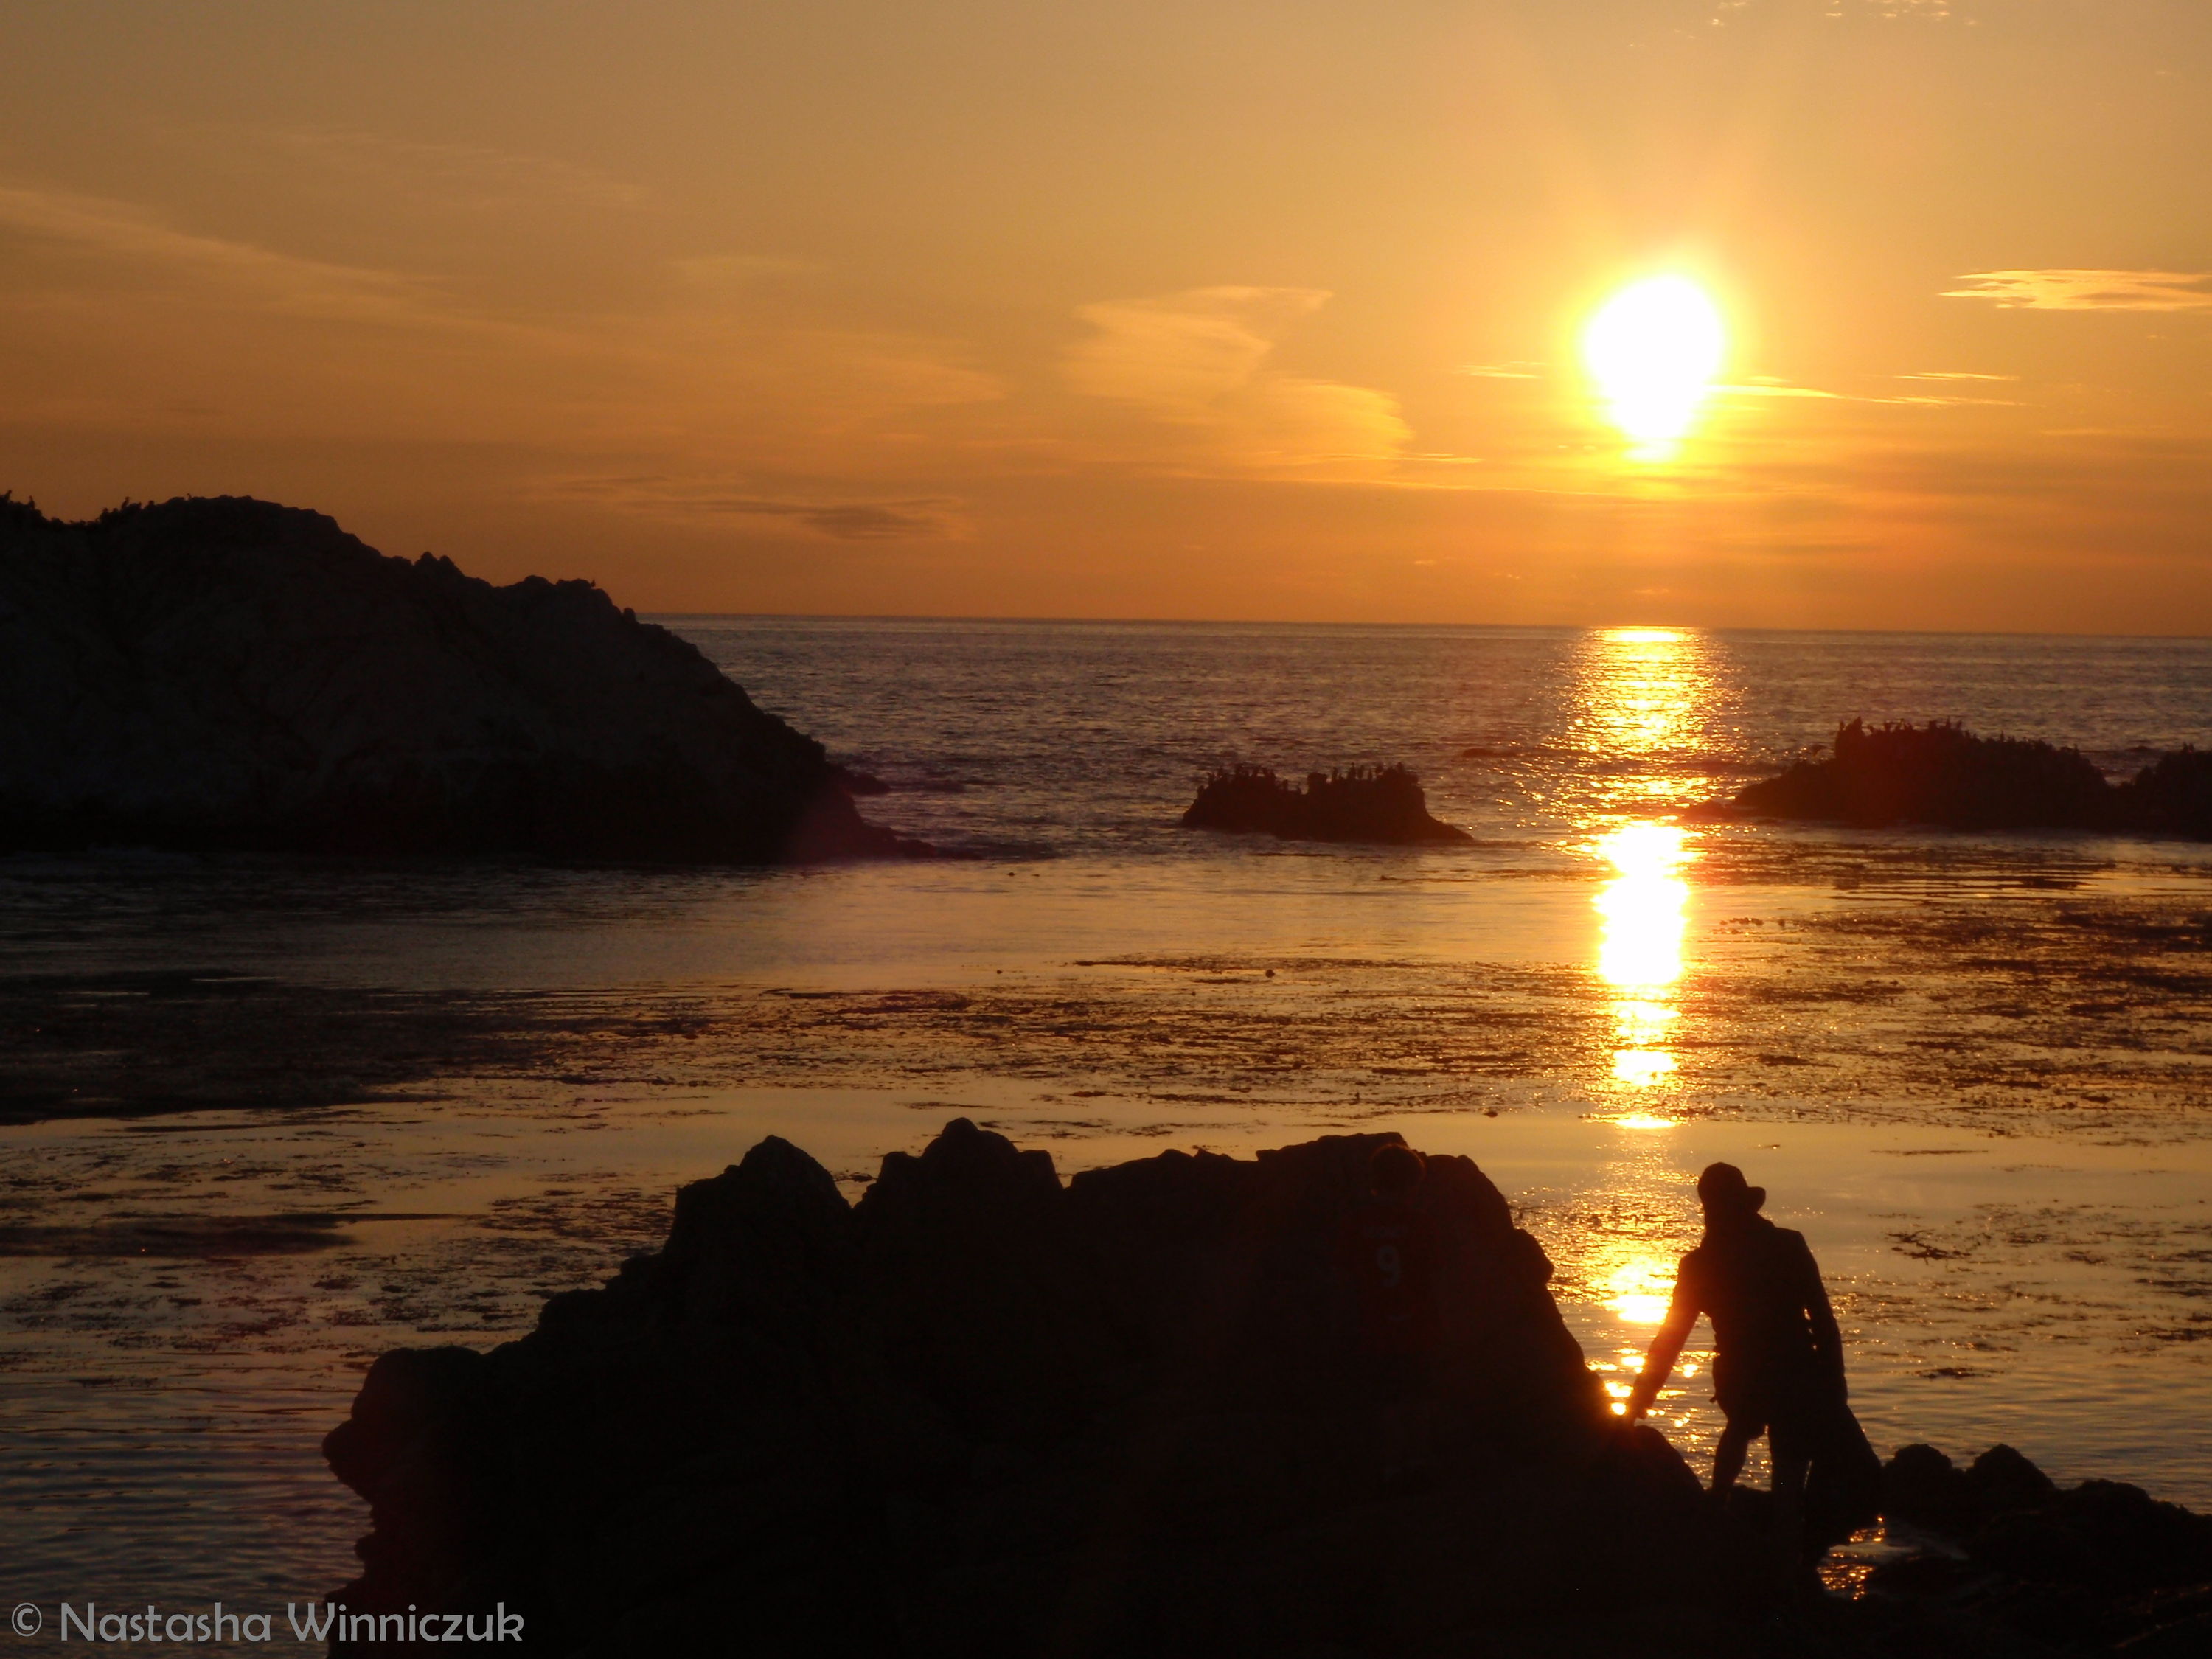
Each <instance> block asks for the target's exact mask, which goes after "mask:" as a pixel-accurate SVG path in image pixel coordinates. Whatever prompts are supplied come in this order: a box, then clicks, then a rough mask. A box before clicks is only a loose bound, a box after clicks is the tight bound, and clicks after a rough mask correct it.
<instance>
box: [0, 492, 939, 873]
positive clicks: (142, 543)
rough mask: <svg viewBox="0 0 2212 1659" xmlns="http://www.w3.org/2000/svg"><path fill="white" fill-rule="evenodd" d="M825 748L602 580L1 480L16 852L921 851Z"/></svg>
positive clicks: (330, 527)
mask: <svg viewBox="0 0 2212 1659" xmlns="http://www.w3.org/2000/svg"><path fill="white" fill-rule="evenodd" d="M847 782H848V780H847V779H846V778H845V776H844V775H841V773H840V772H839V770H838V769H837V768H836V767H835V766H833V765H832V764H831V763H830V762H829V758H828V757H827V756H826V755H825V754H824V753H823V748H822V745H821V744H818V743H817V742H816V741H814V739H812V738H808V737H805V736H803V735H802V734H800V733H799V732H794V731H793V730H792V728H791V727H790V726H787V725H786V724H785V723H784V722H783V721H782V720H779V719H777V718H776V717H775V715H773V714H768V713H765V712H764V711H763V710H762V709H760V708H757V707H756V706H755V705H754V704H753V702H752V701H751V699H750V698H749V697H747V696H745V694H744V691H743V690H741V689H740V688H739V687H738V686H737V685H735V684H732V682H731V681H730V680H729V679H727V678H725V677H724V676H723V675H722V673H721V672H720V671H719V670H717V669H716V668H715V667H714V665H713V664H712V663H710V662H708V660H707V659H706V658H705V657H704V656H702V654H701V653H699V651H698V650H697V649H696V647H693V646H691V645H690V644H688V643H686V642H685V641H683V640H680V639H678V637H677V636H676V635H673V634H671V633H670V632H669V631H668V630H667V629H663V628H657V627H654V626H653V624H651V623H641V622H640V621H638V620H637V618H636V617H635V615H633V614H632V613H631V612H629V611H623V610H619V609H617V607H616V605H614V603H613V602H612V601H611V599H608V597H607V596H606V595H605V593H603V592H600V591H599V589H598V588H597V587H595V586H592V584H591V583H589V582H585V581H560V582H554V581H547V580H544V579H543V578H540V577H536V576H533V577H530V578H528V579H527V580H523V581H520V582H516V583H513V585H511V586H506V587H495V586H492V585H491V584H490V583H489V582H486V581H483V580H477V579H476V578H474V577H471V576H467V575H465V574H462V573H461V572H460V571H459V569H457V568H455V567H454V565H453V562H452V561H451V560H449V559H442V558H434V557H433V556H430V555H429V554H427V553H426V554H424V555H423V556H422V557H421V558H419V559H416V560H413V561H411V562H410V561H409V560H406V559H398V558H387V557H385V556H382V555H380V554H379V553H378V552H376V551H375V550H374V549H372V548H369V547H366V546H364V545H363V544H362V543H360V542H359V541H357V540H356V539H355V538H353V537H351V536H349V535H348V534H346V533H345V532H343V530H341V529H340V528H339V527H338V526H337V524H336V523H335V522H334V521H332V520H330V519H328V518H325V516H323V515H322V514H321V513H310V512H306V511H302V510H301V509H299V508H295V507H280V506H277V505H276V504H274V503H272V502H269V501H252V500H246V499H243V498H234V497H222V498H219V499H191V498H184V499H179V500H176V501H166V502H163V503H161V504H159V505H156V506H125V507H118V508H115V509H113V510H112V511H110V512H107V513H102V514H100V517H99V518H97V519H94V520H89V521H87V522H82V523H65V522H63V521H60V520H53V519H49V518H47V517H46V516H45V515H44V514H42V513H40V512H39V511H38V509H37V508H36V507H33V506H31V505H29V504H27V503H26V502H21V501H15V500H13V499H12V498H9V497H0V851H8V850H12V849H22V848H39V849H69V848H85V847H99V846H112V845H118V844H119V845H128V846H140V847H157V848H181V849H186V850H194V851H212V850H228V849H237V850H256V851H283V852H306V853H342V854H379V855H384V854H520V855H526V856H535V857H549V858H561V859H586V860H681V861H686V862H734V863H781V862H787V861H804V860H824V859H853V858H883V857H900V856H912V855H916V854H922V853H926V852H927V848H921V846H919V845H918V844H917V843H915V842H908V841H905V840H902V839H901V838H900V837H898V836H895V835H893V834H891V833H890V831H888V830H885V829H878V828H877V827H875V826H873V825H871V824H869V823H866V822H865V821H864V820H863V819H862V818H861V817H860V814H859V813H858V812H857V811H855V810H854V805H853V802H852V799H851V795H850V793H848V787H846V785H847Z"/></svg>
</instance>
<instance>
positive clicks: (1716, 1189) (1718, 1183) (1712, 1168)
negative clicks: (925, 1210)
mask: <svg viewBox="0 0 2212 1659" xmlns="http://www.w3.org/2000/svg"><path fill="white" fill-rule="evenodd" d="M1698 1199H1699V1202H1701V1203H1702V1204H1704V1205H1705V1207H1706V1208H1707V1209H1709V1210H1728V1211H1733V1212H1736V1213H1739V1214H1742V1215H1757V1214H1758V1213H1759V1210H1760V1209H1761V1208H1762V1207H1763V1206H1765V1203H1766V1188H1764V1187H1754V1186H1753V1185H1752V1184H1751V1183H1750V1182H1747V1181H1746V1180H1745V1179H1744V1178H1743V1171H1742V1170H1739V1169H1737V1168H1736V1167H1735V1164H1707V1165H1706V1166H1705V1173H1704V1174H1703V1175H1700V1176H1699V1177H1698Z"/></svg>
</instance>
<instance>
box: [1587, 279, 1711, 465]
mask: <svg viewBox="0 0 2212 1659" xmlns="http://www.w3.org/2000/svg"><path fill="white" fill-rule="evenodd" d="M1727 340H1728V337H1727V331H1726V330H1725V329H1723V327H1722V325H1721V313H1720V310H1719V307H1717V306H1715V305H1714V304H1713V302H1712V300H1711V297H1710V296H1708V295H1706V293H1705V289H1701V288H1699V286H1698V285H1697V284H1696V283H1693V282H1692V281H1691V280H1690V279H1689V278H1688V277H1686V276H1648V277H1646V278H1645V279H1644V281H1642V282H1640V283H1632V284H1631V285H1630V286H1628V287H1627V288H1625V289H1621V291H1620V293H1618V294H1616V295H1613V298H1612V299H1610V300H1608V301H1606V302H1605V305H1604V306H1603V307H1602V308H1601V309H1600V310H1599V312H1598V313H1597V315H1596V316H1595V317H1593V318H1591V319H1590V323H1589V327H1588V328H1587V329H1585V330H1584V331H1583V362H1585V363H1586V364H1588V365H1589V372H1590V375H1591V378H1592V379H1594V380H1595V381H1596V382H1597V386H1598V390H1599V392H1601V393H1602V394H1603V395H1604V398H1605V401H1606V406H1607V414H1608V416H1610V418H1611V419H1612V421H1613V424H1614V425H1615V426H1617V427H1619V428H1620V429H1621V431H1622V433H1623V434H1624V435H1626V437H1627V438H1628V440H1629V443H1630V445H1631V449H1630V452H1629V453H1631V454H1632V455H1633V456H1634V457H1635V458H1636V459H1639V460H1663V459H1666V458H1667V457H1668V456H1669V455H1671V454H1673V453H1674V448H1675V447H1676V446H1677V445H1678V444H1679V443H1680V441H1681V440H1682V438H1683V437H1684V436H1685V435H1686V434H1687V433H1688V431H1689V429H1690V427H1691V424H1692V422H1694V421H1695V420H1696V419H1697V417H1698V410H1699V405H1701V404H1703V403H1704V402H1705V394H1706V392H1708V391H1710V390H1711V386H1712V380H1713V376H1714V375H1715V374H1717V373H1719V371H1720V366H1721V355H1722V352H1723V349H1724V348H1725V347H1726V345H1727Z"/></svg>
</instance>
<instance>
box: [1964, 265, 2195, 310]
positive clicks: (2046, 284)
mask: <svg viewBox="0 0 2212 1659" xmlns="http://www.w3.org/2000/svg"><path fill="white" fill-rule="evenodd" d="M1959 280H1960V282H1962V283H1976V284H1978V286H1976V287H1973V288H1957V289H1947V290H1946V291H1945V292H1944V294H1943V295H1942V297H1943V298H1944V299H1946V300H1988V301H1993V302H1994V303H1995V304H1996V305H1997V306H1998V307H2001V308H2002V309H2005V310H2008V311H2015V310H2016V311H2212V271H2201V270H2200V271H2192V270H1980V271H1974V272H1972V273H1970V274H1968V275H1966V276H1961V277H1960V278H1959Z"/></svg>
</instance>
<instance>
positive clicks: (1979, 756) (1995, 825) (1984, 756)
mask: <svg viewBox="0 0 2212 1659" xmlns="http://www.w3.org/2000/svg"><path fill="white" fill-rule="evenodd" d="M1701 816H1706V817H1716V816H1741V817H1771V818H1787V819H1805V820H1812V821H1816V822H1825V823H1848V824H1851V825H1854V826H1857V827H1859V828H1863V829H1878V828H1885V827H1887V826H1890V825H1894V824H1904V823H1919V824H1933V825H1936V826H1939V827H1941V828H1943V829H1966V830H1976V829H2081V830H2101V831H2106V832H2109V833H2124V834H2136V835H2152V836H2182V837H2186V838H2189V839H2191V840H2197V841H2204V840H2212V753H2203V752H2199V751H2198V750H2194V749H2183V750H2177V751H2175V752H2174V753H2172V754H2168V755H2164V756H2161V757H2160V758H2159V759H2158V760H2157V761H2156V762H2155V763H2153V764H2151V765H2149V766H2147V767H2144V768H2143V769H2142V770H2140V771H2139V772H2137V773H2136V775H2135V776H2134V777H2133V778H2131V779H2130V780H2128V781H2125V782H2124V783H2120V784H2117V785H2115V784H2112V783H2110V782H2108V781H2106V777H2105V775H2104V773H2103V772H2102V771H2100V769H2098V768H2097V766H2096V765H2095V763H2093V762H2092V761H2090V760H2089V759H2088V758H2087V757H2086V756H2084V755H2082V754H2081V752H2080V751H2079V750H2074V749H2062V748H2059V747H2057V746H2056V745H2054V744H2048V743H2042V742H2036V741H2031V740H2029V739H2027V738H2007V737H1996V738H1984V737H1979V736H1977V735H1976V734H1975V733H1973V732H1969V731H1968V730H1966V727H1965V726H1961V725H1960V724H1958V723H1957V722H1955V721H1951V720H1930V721H1929V722H1928V724H1927V725H1925V726H1916V725H1913V724H1911V722H1909V721H1906V722H1890V723H1886V724H1884V725H1881V726H1868V725H1866V724H1865V723H1864V722H1863V721H1862V720H1849V721H1846V722H1845V723H1844V724H1843V725H1841V726H1838V727H1837V728H1836V737H1835V744H1834V747H1833V750H1832V752H1831V754H1830V755H1829V757H1828V758H1827V759H1826V760H1817V761H1800V762H1798V763H1796V764H1795V765H1793V766H1791V767H1790V769H1788V770H1787V771H1785V772H1783V773H1781V774H1779V775H1777V776H1774V777H1771V778H1762V779H1760V780H1759V781H1758V782H1756V783H1753V784H1749V785H1747V786H1746V787H1744V788H1743V789H1741V790H1740V791H1739V792H1738V793H1736V794H1735V796H1734V797H1733V798H1732V799H1730V800H1729V801H1728V802H1727V803H1726V804H1725V805H1723V806H1721V807H1717V808H1708V809H1706V810H1705V812H1704V813H1703V814H1702V815H1701Z"/></svg>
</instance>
